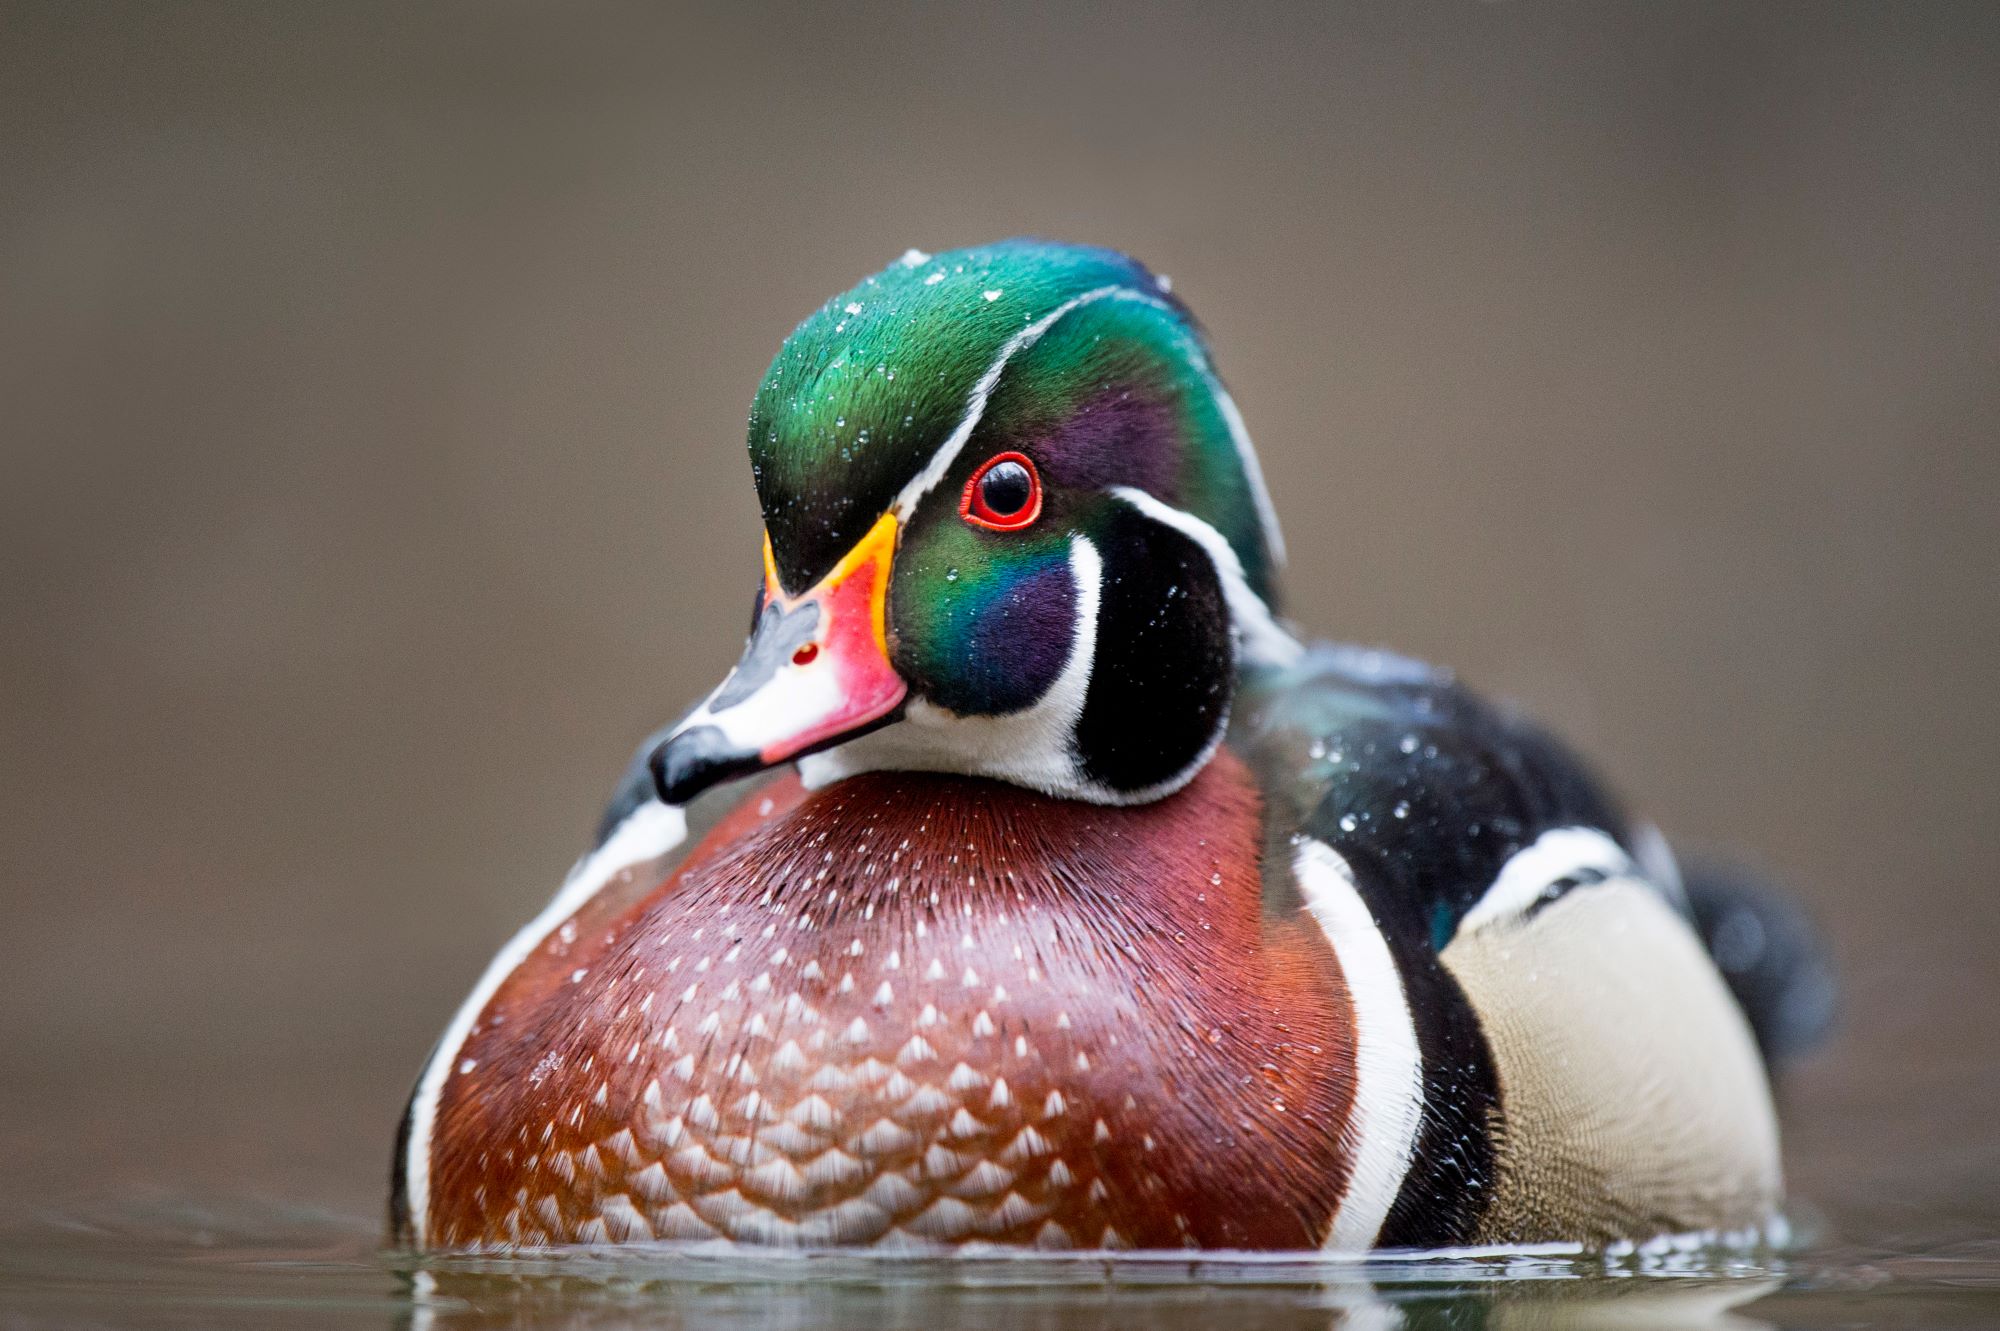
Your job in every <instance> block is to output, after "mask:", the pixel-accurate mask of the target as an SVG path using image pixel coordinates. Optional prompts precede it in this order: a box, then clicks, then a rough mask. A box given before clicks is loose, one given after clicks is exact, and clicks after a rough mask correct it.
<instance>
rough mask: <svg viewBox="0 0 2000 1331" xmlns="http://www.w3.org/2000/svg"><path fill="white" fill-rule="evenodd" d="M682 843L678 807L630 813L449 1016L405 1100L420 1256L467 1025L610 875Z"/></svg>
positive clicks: (406, 1166)
mask: <svg viewBox="0 0 2000 1331" xmlns="http://www.w3.org/2000/svg"><path fill="white" fill-rule="evenodd" d="M686 837H687V817H686V816H685V815H684V814H683V813H682V812H681V810H680V807H679V806H678V805H670V804H661V803H659V802H658V801H650V802H648V803H645V804H642V805H640V806H639V807H638V808H636V809H634V810H633V811H632V813H631V814H630V815H629V816H628V817H627V818H626V819H625V821H624V822H622V823H620V824H619V825H618V829H617V830H616V831H615V832H613V833H612V834H611V836H610V837H609V838H607V839H606V840H605V842H604V844H603V845H601V846H599V847H598V848H597V849H596V850H594V851H592V852H591V853H590V854H588V855H586V856H584V857H583V858H582V859H581V860H578V861H577V864H576V867H575V868H573V869H571V870H570V871H569V877H568V878H566V879H564V880H563V885H562V890H561V891H559V892H557V893H556V895H555V899H554V900H552V901H551V902H549V904H548V905H547V906H545V907H543V908H542V911H541V913H540V914H538V915H536V916H535V918H534V919H532V920H530V921H528V923H527V925H526V926H525V927H523V928H522V929H521V931H520V932H519V933H517V934H515V935H514V936H513V937H512V938H510V939H508V940H507V946H505V947H503V948H501V949H500V951H499V952H498V953H497V954H496V955H495V956H494V958H493V960H491V961H489V962H487V963H486V969H485V971H484V972H482V973H481V974H480V977H479V983H478V984H476V985H474V986H473V987H472V992H471V993H470V994H468V995H466V999H465V1002H463V1003H461V1004H460V1005H459V1008H458V1011H457V1012H456V1013H454V1014H453V1015H452V1019H451V1024H450V1025H449V1026H447V1027H445V1030H444V1035H443V1036H442V1037H441V1038H440V1039H439V1040H438V1043H437V1048H436V1049H434V1050H432V1051H431V1058H430V1062H428V1063H426V1064H425V1065H424V1075H423V1076H422V1078H421V1079H419V1081H418V1082H417V1089H416V1093H415V1094H414V1095H413V1096H412V1097H411V1099H410V1142H409V1147H408V1151H407V1154H405V1155H404V1157H403V1179H404V1186H405V1189H406V1191H407V1195H408V1200H409V1206H410V1227H411V1230H412V1232H413V1233H414V1235H415V1238H416V1243H417V1246H418V1247H419V1248H421V1247H423V1246H424V1245H425V1243H427V1242H428V1241H429V1237H430V1204H431V1134H432V1132H433V1130H434V1129H435V1128H436V1126H437V1108H438V1099H439V1097H440V1096H441V1095H442V1093H443V1091H444V1083H445V1079H446V1078H447V1077H450V1076H451V1075H452V1073H453V1070H454V1068H455V1067H456V1065H457V1063H458V1051H459V1050H460V1049H462V1048H463V1047H464V1046H465V1039H466V1036H467V1035H469V1034H470V1033H471V1031H472V1023H473V1022H475V1021H477V1020H479V1014H480V1013H481V1012H484V1011H485V1010H486V1004H487V1003H488V1002H489V1001H491V1000H492V998H493V995H494V993H495V992H496V991H497V990H498V989H499V988H500V985H501V983H502V982H503V981H505V980H506V978H507V977H508V976H509V975H511V974H513V973H514V968H515V967H517V966H519V965H520V964H521V963H522V962H523V961H525V960H526V959H527V957H528V954H529V953H531V952H533V951H534V950H535V949H536V948H538V947H540V946H541V945H542V940H543V939H545V938H547V937H548V936H549V935H550V934H551V933H553V932H554V931H555V929H556V927H557V926H558V925H560V924H561V923H562V922H563V921H564V920H567V919H568V918H569V917H570V916H572V915H574V914H576V913H577V911H579V910H581V909H583V906H584V903H585V902H587V901H589V900H590V899H591V898H592V897H594V896H596V895H597V893H598V892H599V891H601V890H602V889H603V887H604V885H605V884H606V883H608V882H610V881H611V878H612V876H613V875H614V874H616V873H617V872H618V871H619V870H620V869H623V868H626V867H628V866H630V865H634V864H638V863H640V862H642V861H644V860H651V859H658V858H659V857H660V856H662V855H665V854H667V853H668V852H669V851H671V850H673V848H674V847H675V846H678V845H679V844H680V843H681V842H682V841H683V840H685V839H686Z"/></svg>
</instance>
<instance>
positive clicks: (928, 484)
mask: <svg viewBox="0 0 2000 1331" xmlns="http://www.w3.org/2000/svg"><path fill="white" fill-rule="evenodd" d="M1100 300H1136V301H1138V302H1139V303H1141V304H1143V305H1152V306H1154V307H1156V308H1158V309H1163V310H1169V311H1171V310H1172V309H1173V307H1172V306H1171V305H1169V304H1168V303H1167V302H1165V301H1163V300H1161V299H1159V298H1158V297H1157V296H1149V295H1147V294H1146V293H1145V292H1143V291H1134V290H1132V289H1131V288H1130V287H1098V288H1097V289H1096V290H1094V291H1086V292H1084V293H1083V294H1082V295H1081V296H1072V297H1071V298H1070V299H1068V300H1066V301H1064V302H1063V303H1062V304H1060V305H1058V306H1056V307H1055V308H1054V309H1053V310H1050V311H1049V312H1048V313H1047V314H1045V315H1043V316H1042V317H1041V318H1039V319H1037V320H1035V322H1033V323H1031V324H1029V325H1028V326H1027V327H1026V328H1023V329H1022V330H1021V331H1020V332H1018V333H1016V334H1014V336H1012V337H1010V338H1008V339H1007V342H1006V344H1005V345H1004V346H1002V347H1001V348H1000V353H999V354H998V355H997V356H995V357H994V358H993V363H992V364H991V365H989V366H987V367H986V373H984V374H982V375H980V376H979V382H978V383H976V384H974V385H973V388H972V396H971V397H969V398H968V399H966V403H965V414H964V415H963V416H961V417H960V418H959V421H958V425H957V427H956V428H955V429H953V430H952V432H951V434H950V435H948V436H947V437H946V438H945V441H944V442H943V443H942V444H939V445H938V450H937V452H935V453H933V454H931V460H930V461H929V462H928V463H926V464H924V469H923V470H922V471H920V472H918V473H917V474H916V475H915V476H914V477H912V478H911V479H910V483H909V484H908V485H905V486H904V487H903V490H902V493H901V494H899V495H897V496H896V502H895V504H894V505H893V506H892V507H891V508H890V510H889V511H890V512H892V513H894V514H895V515H896V520H897V521H898V522H905V523H907V522H908V521H909V520H910V515H911V514H913V513H915V512H916V510H917V505H918V503H920V502H921V501H922V500H923V497H924V496H925V495H927V494H929V493H930V492H931V491H932V490H934V489H936V488H937V483H938V482H939V481H941V480H943V479H944V474H945V473H946V472H947V471H950V470H951V464H952V463H954V462H956V461H957V460H958V455H959V452H960V450H962V449H963V448H964V447H965V441H966V440H967V439H970V438H971V437H972V432H973V430H975V429H976V428H978V425H979V418H980V417H981V416H983V415H985V414H986V399H987V398H989V397H991V396H992V395H993V386H994V385H995V384H997V383H999V382H1000V376H1001V374H1002V373H1003V372H1004V371H1005V370H1006V368H1007V362H1008V361H1010V360H1012V359H1013V358H1014V357H1015V356H1016V355H1018V354H1019V353H1020V352H1022V351H1025V350H1027V349H1028V348H1029V347H1032V346H1033V345H1035V343H1037V342H1039V341H1041V340H1042V334H1044V333H1046V332H1048V331H1049V329H1051V328H1053V327H1055V325H1056V321H1057V320H1059V319H1061V318H1062V317H1063V316H1064V315H1066V314H1068V313H1070V312H1071V311H1072V310H1080V309H1082V308H1083V307H1084V306H1086V305H1094V304H1096V303H1097V302H1098V301H1100Z"/></svg>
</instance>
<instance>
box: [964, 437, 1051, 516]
mask: <svg viewBox="0 0 2000 1331" xmlns="http://www.w3.org/2000/svg"><path fill="white" fill-rule="evenodd" d="M1041 515H1042V478H1041V476H1040V474H1039V473H1037V472H1036V471H1035V464H1034V463H1032V462H1030V461H1028V459H1027V458H1026V457H1025V456H1023V455H1022V454H1020V453H996V454H994V455H993V456H992V457H990V458H988V459H986V464H985V465H984V466H982V467H981V468H980V469H979V470H978V471H975V472H973V473H972V479H971V480H969V481H967V482H966V483H965V493H964V494H963V495H961V496H960V497H959V500H958V516H960V517H961V518H964V519H965V520H966V521H967V522H969V523H971V524H972V525H973V526H975V527H984V528H986V529H987V530H989V531H1019V530H1021V528H1023V527H1025V526H1027V525H1028V524H1029V523H1031V522H1033V521H1034V520H1035V519H1036V518H1038V517H1040V516H1041Z"/></svg>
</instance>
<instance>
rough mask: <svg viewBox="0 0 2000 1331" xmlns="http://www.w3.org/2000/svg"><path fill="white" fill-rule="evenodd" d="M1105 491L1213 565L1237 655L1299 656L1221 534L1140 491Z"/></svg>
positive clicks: (1264, 659) (1259, 660)
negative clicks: (1238, 642)
mask: <svg viewBox="0 0 2000 1331" xmlns="http://www.w3.org/2000/svg"><path fill="white" fill-rule="evenodd" d="M1111 493H1112V494H1113V495H1115V496H1116V497H1117V498H1119V499H1122V500H1124V501H1125V502H1126V503H1127V504H1130V505H1131V506H1132V507H1133V508H1135V509H1137V510H1138V511H1139V512H1141V513H1143V514H1145V515H1146V516H1147V517H1149V518H1151V519H1153V520H1154V521H1155V522H1162V523H1165V524H1166V525H1167V526H1169V527H1172V528H1173V529H1174V530H1175V531H1178V532H1180V533H1181V534H1182V535H1184V536H1187V537H1190V538H1191V539H1193V541H1194V542H1195V543H1196V544H1197V545H1199V546H1200V547H1201V548H1202V549H1203V550H1205V551H1207V552H1208V557H1209V559H1210V561H1211V562H1213V563H1214V565H1215V572H1216V576H1217V577H1219V578H1220V579H1221V580H1222V594H1223V597H1224V598H1225V599H1226V600H1227V601H1228V603H1229V616H1230V618H1231V619H1233V620H1235V622H1236V629H1237V632H1238V633H1239V634H1241V635H1242V639H1243V655H1244V657H1245V659H1247V660H1249V661H1250V662H1251V663H1253V664H1255V665H1271V666H1285V665H1291V664H1292V663H1294V662H1295V661H1297V660H1298V659H1299V657H1300V656H1302V655H1304V653H1305V647H1304V646H1303V645H1302V644H1301V643H1300V642H1299V640H1298V639H1297V638H1294V637H1293V636H1292V635H1291V634H1290V633H1289V632H1287V631H1286V629H1285V627H1284V626H1283V625H1282V624H1280V623H1278V621H1277V618H1276V616H1274V615H1272V613H1271V607H1269V606H1267V605H1265V604H1264V598H1263V597H1261V596H1259V595H1257V593H1256V592H1254V591H1252V590H1251V589H1250V583H1249V580H1248V579H1246V578H1245V577H1244V576H1243V561H1242V560H1240V559H1238V558H1237V557H1236V549H1235V547H1234V546H1232V545H1230V544H1229V542H1228V541H1226V540H1224V539H1223V536H1222V533H1221V532H1219V531H1217V530H1216V529H1215V528H1214V527H1212V526H1210V525H1209V524H1208V523H1206V522H1203V521H1202V520H1201V519H1200V518H1198V517H1196V516H1195V515H1194V514H1192V513H1189V512H1186V511H1184V510H1182V509H1178V508H1175V507H1173V506H1172V505H1170V504H1163V503H1161V502H1160V501H1159V500H1158V499H1155V498H1154V497H1153V496H1152V495H1150V494H1147V493H1146V492H1145V491H1144V490H1139V489H1135V488H1133V487H1132V486H1129V485H1119V486H1114V487H1113V488H1112V490H1111Z"/></svg>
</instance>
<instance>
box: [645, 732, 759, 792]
mask: <svg viewBox="0 0 2000 1331" xmlns="http://www.w3.org/2000/svg"><path fill="white" fill-rule="evenodd" d="M646 765H647V767H648V768H650V769H651V770H652V773H653V788H654V789H655V790H657V791H658V792H659V794H660V798H661V799H662V800H664V801H666V802H667V803H668V804H686V803H687V802H688V801H689V800H691V799H693V798H694V797H695V796H697V795H699V794H701V792H702V791H704V790H707V789H708V788H709V787H710V786H713V785H718V784H720V783H721V782H724V781H728V780H730V779H731V778H733V777H739V776H748V775H749V774H750V773H752V772H755V771H757V770H758V769H760V768H762V767H765V766H767V764H766V763H765V762H764V760H763V759H762V758H760V757H758V756H757V754H755V753H753V752H750V751H748V750H745V749H739V748H737V747H736V746H735V745H733V744H731V743H730V742H729V737H728V736H726V735H724V734H723V733H722V731H721V730H720V729H718V728H717V727H715V726H695V727H693V728H691V729H688V730H683V731H681V732H680V733H679V734H677V735H675V736H673V737H672V738H671V739H669V740H668V741H667V742H666V743H664V744H662V745H661V746H660V747H659V748H657V749H654V750H653V756H652V758H651V759H650V760H648V762H647V764H646Z"/></svg>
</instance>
